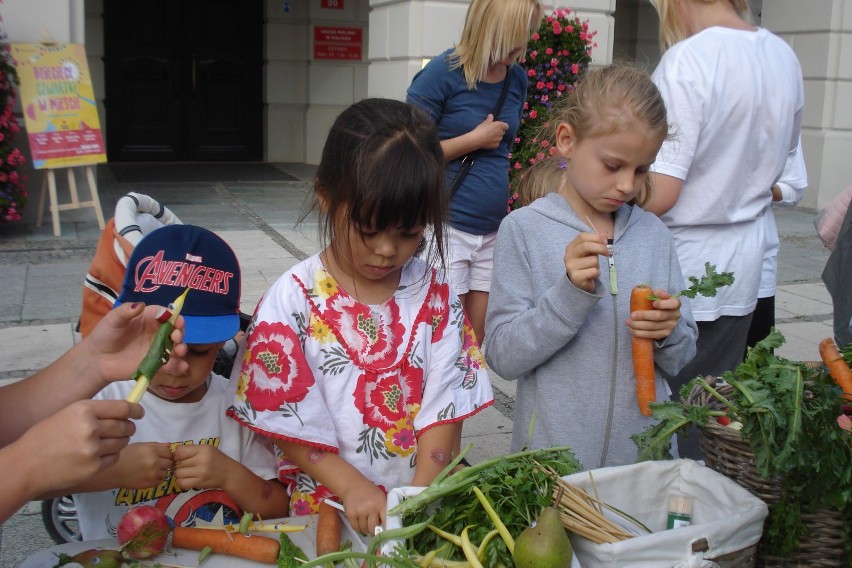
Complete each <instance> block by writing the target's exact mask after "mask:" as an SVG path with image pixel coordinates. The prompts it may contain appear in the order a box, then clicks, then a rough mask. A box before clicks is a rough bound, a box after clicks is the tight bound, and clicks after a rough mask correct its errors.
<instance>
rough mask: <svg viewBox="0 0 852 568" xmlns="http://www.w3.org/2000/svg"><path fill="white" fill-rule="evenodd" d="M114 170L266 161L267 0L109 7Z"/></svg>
mask: <svg viewBox="0 0 852 568" xmlns="http://www.w3.org/2000/svg"><path fill="white" fill-rule="evenodd" d="M104 30H105V31H104V41H105V52H106V61H105V69H106V111H107V120H106V124H107V153H108V157H109V159H110V160H112V161H158V160H260V159H261V157H262V151H263V147H262V113H263V108H262V75H261V72H262V70H261V66H262V53H263V45H262V31H263V6H262V3H261V1H260V0H242V1H240V2H235V1H234V0H153V1H149V2H144V3H143V2H137V1H118V0H108V1H107V2H105V5H104Z"/></svg>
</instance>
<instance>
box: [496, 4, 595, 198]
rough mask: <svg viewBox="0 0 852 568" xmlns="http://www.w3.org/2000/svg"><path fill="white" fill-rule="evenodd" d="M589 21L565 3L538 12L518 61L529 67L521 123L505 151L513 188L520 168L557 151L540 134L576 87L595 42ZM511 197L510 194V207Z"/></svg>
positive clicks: (520, 171)
mask: <svg viewBox="0 0 852 568" xmlns="http://www.w3.org/2000/svg"><path fill="white" fill-rule="evenodd" d="M596 33H597V32H594V31H591V32H590V31H589V23H588V21H585V22H581V21H580V19H579V18H578V17H577V15H576V14H572V11H571V10H570V9H569V8H557V9H555V10H554V11H553V12H551V13H550V14H549V15H547V16H545V17H544V18H542V22H541V26H539V29H538V31H536V32H535V33H533V35H532V37H531V38H530V41H529V43H528V44H527V51H526V54H525V55H524V56H523V57H522V58H521V60H520V63H521V65H523V66H524V67H525V68H526V69H527V78H528V80H529V87H528V88H527V100H526V103H525V104H524V112H523V115H522V116H521V125H520V128H518V134H517V136H516V137H515V146H514V151H513V152H512V154H511V155H510V157H509V164H510V168H511V171H510V172H509V185H510V187H511V188H512V190H513V191H514V189H515V188H516V187H517V183H518V180H519V179H520V174H521V173H522V172H523V170H524V169H525V168H527V167H529V166H531V165H532V164H534V163H535V162H536V161H538V160H542V159H544V158H546V157H548V156H552V155H553V154H554V153H555V152H556V148H554V147H553V146H552V145H551V143H550V141H549V140H539V139H538V134H539V131H540V130H541V129H542V127H543V126H544V120H545V117H546V116H547V113H548V111H549V110H550V108H551V107H552V106H553V104H554V103H555V102H557V101H558V100H560V99H561V98H562V97H563V96H564V95H567V94H568V93H570V92H571V91H572V90H573V89H574V84H575V83H576V82H577V81H578V80H579V79H580V77H581V76H582V74H583V73H584V72H585V71H586V69H587V68H588V66H589V62H590V61H591V59H592V57H591V53H592V48H594V47H597V45H598V44H597V43H596V42H594V36H595V35H596ZM512 196H513V197H511V198H510V200H509V207H510V208H511V207H512V203H513V201H514V193H513V194H512Z"/></svg>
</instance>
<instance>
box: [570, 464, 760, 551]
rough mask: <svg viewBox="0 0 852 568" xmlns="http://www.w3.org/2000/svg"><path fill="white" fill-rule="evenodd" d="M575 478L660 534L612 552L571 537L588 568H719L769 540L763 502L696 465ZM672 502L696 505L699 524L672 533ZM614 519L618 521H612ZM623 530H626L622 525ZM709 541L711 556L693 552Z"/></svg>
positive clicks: (629, 468)
mask: <svg viewBox="0 0 852 568" xmlns="http://www.w3.org/2000/svg"><path fill="white" fill-rule="evenodd" d="M591 474H592V476H593V477H594V489H593V488H592V482H591V480H590V479H589V472H588V471H585V472H581V473H575V474H573V475H568V476H566V477H565V480H566V481H568V482H569V483H571V484H573V485H575V486H577V487H581V488H582V489H584V490H585V491H586V492H587V493H589V495H592V496H594V495H595V489H597V496H598V498H599V499H600V500H601V501H603V502H605V503H607V504H609V505H611V506H613V507H615V508H617V509H619V510H621V511H624V512H625V513H627V514H629V515H630V516H632V517H634V518H636V519H638V520H639V521H641V522H642V523H643V524H645V526H647V527H648V528H649V529H651V530H652V531H653V534H642V536H637V537H634V538H630V539H627V540H624V541H621V542H617V543H613V544H595V543H593V542H592V541H590V540H588V539H585V538H583V537H581V536H578V535H575V534H571V535H570V536H571V543H572V545H573V546H574V554H575V555H576V556H577V557H578V558H579V561H580V563H581V564H582V565H583V566H595V567H622V566H623V567H627V566H630V567H631V568H663V567H677V568H712V567H715V566H718V565H717V564H716V563H715V562H712V560H708V559H713V558H718V557H720V556H724V555H726V554H730V553H732V552H736V551H739V550H742V549H744V548H747V547H749V546H752V545H754V544H756V543H757V541H759V540H760V537H761V535H762V534H763V520H764V519H765V518H766V515H767V513H768V509H767V507H766V503H764V502H763V501H762V500H761V499H759V498H758V497H755V496H754V495H752V494H751V493H750V492H749V491H748V490H746V489H745V488H743V487H741V486H740V485H738V484H737V483H736V482H735V481H733V480H731V479H729V478H727V477H725V476H724V475H722V474H721V473H718V472H716V471H714V470H712V469H710V468H709V467H706V466H704V465H702V464H700V463H698V462H695V461H693V460H687V459H681V460H671V461H650V462H642V463H637V464H633V465H626V466H618V467H607V468H602V469H596V470H592V471H591ZM672 495H684V496H687V497H690V498H691V499H692V501H693V507H692V521H691V522H692V524H691V525H690V526H686V527H680V528H675V529H671V530H666V519H667V516H668V502H669V497H671V496H672ZM610 518H611V517H610ZM619 524H622V525H623V524H624V522H621V521H619ZM702 539H704V540H705V541H706V544H707V550H706V552H700V551H698V552H693V543H696V544H698V545H699V546H698V547H697V548H703V547H702V546H700V545H701V544H703V543H701V542H700V541H701V540H702Z"/></svg>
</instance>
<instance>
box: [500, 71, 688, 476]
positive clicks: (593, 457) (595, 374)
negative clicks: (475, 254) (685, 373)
mask: <svg viewBox="0 0 852 568" xmlns="http://www.w3.org/2000/svg"><path fill="white" fill-rule="evenodd" d="M551 124H552V125H553V127H554V128H555V133H554V136H553V138H552V139H553V141H554V143H555V146H556V148H557V152H558V155H557V156H555V158H551V160H550V161H551V162H553V167H554V168H557V169H558V170H559V171H560V172H561V174H562V175H561V176H560V182H561V183H559V185H558V187H554V188H553V189H554V191H553V192H552V193H550V194H548V195H546V196H545V197H543V198H541V199H538V200H536V201H535V202H533V204H532V205H529V206H527V207H522V208H521V209H518V210H517V211H514V212H512V213H511V214H510V215H509V216H508V217H506V219H504V221H503V222H502V224H501V225H500V229H499V231H498V234H497V244H496V250H495V253H494V274H493V277H492V284H491V301H490V302H489V306H488V313H487V318H486V333H485V338H486V339H485V347H484V349H485V358H486V360H487V362H488V364H489V365H490V366H491V368H492V369H493V370H494V372H496V373H497V374H498V375H500V376H501V377H503V378H505V379H508V380H517V381H518V385H517V395H516V400H515V419H514V420H515V422H514V434H513V437H512V450H513V451H515V450H518V449H520V448H521V447H524V446H527V447H529V448H546V447H551V446H555V445H568V446H570V447H571V448H572V450H573V451H574V453H575V454H576V455H577V458H578V459H579V460H580V461H581V463H582V464H583V465H584V466H585V467H586V468H590V469H591V468H597V467H604V466H612V465H622V464H628V463H632V462H634V461H635V460H636V446H635V445H634V443H633V442H632V441H631V440H630V435H631V434H634V433H637V432H640V431H642V430H643V429H644V428H645V427H646V426H648V425H649V424H652V423H653V419H652V418H650V417H646V416H642V414H641V413H640V412H639V407H638V404H637V401H636V382H635V379H634V374H633V364H632V351H631V335H636V336H638V337H646V338H652V339H654V360H655V365H656V371H657V372H656V383H657V384H656V394H657V400H661V401H662V400H668V398H669V393H670V390H669V388H668V385H667V384H666V382H665V380H664V378H663V375H664V374H665V375H672V374H675V373H677V372H678V371H679V370H680V369H681V368H682V367H683V366H684V365H686V363H688V362H689V361H690V360H691V359H692V358H693V357H694V356H695V341H696V338H697V327H696V325H695V322H694V320H693V318H692V313H691V311H690V309H689V304H688V300H687V299H684V300H683V303H681V300H680V299H678V298H673V297H672V294H674V293H675V292H677V291H679V290H682V289H683V288H685V285H684V277H683V275H682V274H681V271H680V265H679V264H678V260H677V253H676V250H675V246H674V241H673V239H672V235H671V233H670V232H669V230H668V229H667V228H666V227H665V225H663V223H662V222H661V221H660V220H659V219H658V218H657V217H656V216H655V215H653V214H651V213H648V212H646V211H644V210H642V208H641V203H642V202H644V201H646V200H647V199H648V197H649V193H650V191H651V188H650V186H648V184H647V180H648V169H649V167H650V165H651V164H652V163H653V162H654V159H655V157H656V155H657V151H658V150H659V148H660V146H661V145H662V143H663V140H665V139H666V138H667V137H668V122H667V120H666V109H665V104H664V103H663V100H662V98H661V96H660V93H659V91H658V90H657V88H656V87H655V86H654V84H653V82H652V81H651V80H650V77H649V76H648V75H647V74H646V73H645V72H644V71H641V70H639V69H635V68H632V67H629V66H623V65H615V66H610V67H606V68H602V69H596V70H593V71H590V72H589V73H588V74H587V75H586V77H585V78H584V79H583V80H582V81H581V82H580V83H579V84H578V86H577V88H576V90H575V91H573V92H572V93H571V94H570V95H569V97H568V98H567V101H565V104H564V105H562V106H561V107H559V108H557V109H555V111H554V115H553V117H552V120H551ZM559 158H561V160H560V159H559ZM637 284H649V285H651V286H652V287H653V288H654V289H655V294H656V296H657V297H658V298H659V299H658V300H656V301H655V302H654V309H653V310H649V311H645V312H634V313H631V312H630V291H631V289H632V288H633V287H634V286H635V285H637ZM533 417H535V421H534V423H533V428H532V433H531V437H530V436H528V432H529V431H530V425H531V421H532V420H533Z"/></svg>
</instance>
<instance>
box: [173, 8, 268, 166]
mask: <svg viewBox="0 0 852 568" xmlns="http://www.w3.org/2000/svg"><path fill="white" fill-rule="evenodd" d="M198 1H200V2H201V3H202V4H204V6H203V9H200V10H197V11H196V15H197V16H200V17H199V20H198V21H199V25H192V26H188V35H189V37H188V46H189V49H190V50H191V53H190V64H191V66H192V70H191V72H190V77H189V79H190V85H189V90H190V93H191V95H190V100H189V104H188V105H187V106H186V107H185V111H186V116H187V121H188V124H187V126H188V128H187V136H188V137H189V138H190V139H191V140H192V143H191V144H190V146H191V148H193V152H194V153H193V155H192V156H190V159H194V160H209V159H227V158H225V157H224V156H223V154H225V153H226V154H229V155H230V159H235V160H251V159H259V157H260V154H261V151H262V148H261V147H260V143H261V128H262V124H261V120H262V113H263V109H262V102H261V96H260V93H261V88H262V77H261V65H260V59H261V57H262V55H261V54H262V50H263V45H262V37H263V34H262V23H261V22H262V10H261V8H262V6H261V4H260V2H251V3H246V4H245V5H243V4H242V3H241V2H240V3H235V2H234V1H233V0H198ZM235 4H237V5H238V6H239V9H237V10H235V9H234V5H235ZM249 4H252V5H253V7H254V9H249V8H250V6H249ZM235 29H236V30H242V33H235V32H234V30H235Z"/></svg>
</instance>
